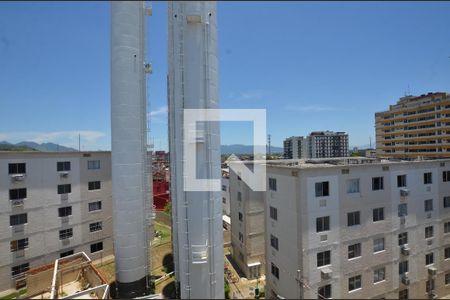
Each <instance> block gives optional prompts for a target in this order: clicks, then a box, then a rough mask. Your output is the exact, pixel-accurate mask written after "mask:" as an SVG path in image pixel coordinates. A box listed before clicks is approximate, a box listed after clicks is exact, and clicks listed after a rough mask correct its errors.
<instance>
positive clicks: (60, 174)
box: [59, 172, 69, 178]
mask: <svg viewBox="0 0 450 300" xmlns="http://www.w3.org/2000/svg"><path fill="white" fill-rule="evenodd" d="M59 177H61V178H67V177H69V172H59Z"/></svg>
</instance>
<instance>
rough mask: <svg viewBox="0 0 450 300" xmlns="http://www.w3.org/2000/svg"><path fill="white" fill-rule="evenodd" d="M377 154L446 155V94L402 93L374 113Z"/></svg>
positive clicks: (449, 116) (449, 100) (449, 102)
mask: <svg viewBox="0 0 450 300" xmlns="http://www.w3.org/2000/svg"><path fill="white" fill-rule="evenodd" d="M375 128H376V143H377V149H376V150H377V155H379V156H382V157H397V158H409V159H414V158H417V157H431V158H433V157H438V158H443V157H450V94H447V93H441V92H437V93H428V94H424V95H420V96H405V97H402V98H400V100H399V101H397V103H396V104H395V105H390V106H389V110H387V111H383V112H377V113H376V114H375Z"/></svg>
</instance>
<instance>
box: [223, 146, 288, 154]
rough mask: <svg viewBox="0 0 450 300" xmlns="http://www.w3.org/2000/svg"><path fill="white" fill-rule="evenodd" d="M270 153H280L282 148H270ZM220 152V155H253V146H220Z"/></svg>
mask: <svg viewBox="0 0 450 300" xmlns="http://www.w3.org/2000/svg"><path fill="white" fill-rule="evenodd" d="M270 148H271V152H272V153H282V152H283V148H281V147H274V146H272V147H270ZM220 150H221V152H222V154H233V153H234V154H253V146H252V145H240V144H235V145H221V146H220Z"/></svg>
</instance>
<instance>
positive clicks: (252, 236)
mask: <svg viewBox="0 0 450 300" xmlns="http://www.w3.org/2000/svg"><path fill="white" fill-rule="evenodd" d="M233 163H241V162H230V165H231V164H233ZM229 189H230V207H231V246H232V254H233V259H234V261H235V262H236V263H237V264H238V266H239V268H240V269H241V271H242V272H243V273H244V274H245V276H246V277H247V278H248V279H253V278H258V277H260V276H261V275H263V274H264V273H265V256H264V252H265V242H264V238H265V237H264V232H265V228H264V202H265V192H254V191H253V190H252V189H250V187H249V186H248V185H247V184H245V182H243V181H242V180H241V178H240V176H238V174H236V173H235V172H234V171H233V170H232V169H231V168H230V186H229Z"/></svg>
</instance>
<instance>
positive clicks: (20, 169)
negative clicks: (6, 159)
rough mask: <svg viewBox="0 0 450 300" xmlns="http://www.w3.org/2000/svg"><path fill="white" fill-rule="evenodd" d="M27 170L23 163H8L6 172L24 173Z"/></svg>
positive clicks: (10, 173)
mask: <svg viewBox="0 0 450 300" xmlns="http://www.w3.org/2000/svg"><path fill="white" fill-rule="evenodd" d="M26 172H27V169H26V165H25V163H17V164H8V174H9V175H13V174H25V173H26Z"/></svg>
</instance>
